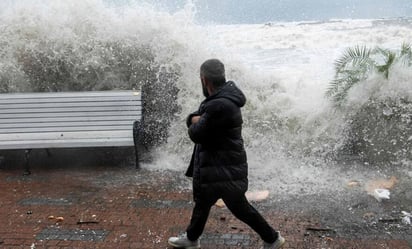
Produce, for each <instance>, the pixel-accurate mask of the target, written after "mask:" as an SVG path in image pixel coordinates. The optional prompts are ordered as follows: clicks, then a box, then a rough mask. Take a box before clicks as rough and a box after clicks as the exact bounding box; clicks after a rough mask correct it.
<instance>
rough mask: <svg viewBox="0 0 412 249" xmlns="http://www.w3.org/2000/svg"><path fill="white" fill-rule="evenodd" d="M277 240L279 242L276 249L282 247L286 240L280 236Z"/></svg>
mask: <svg viewBox="0 0 412 249" xmlns="http://www.w3.org/2000/svg"><path fill="white" fill-rule="evenodd" d="M279 242H280V243H279V245H278V247H276V249H280V248H282V247H283V246H284V245H285V242H286V240H285V238H283V237H282V238H281V239H280V241H279Z"/></svg>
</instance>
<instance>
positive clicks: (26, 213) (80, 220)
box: [0, 165, 411, 249]
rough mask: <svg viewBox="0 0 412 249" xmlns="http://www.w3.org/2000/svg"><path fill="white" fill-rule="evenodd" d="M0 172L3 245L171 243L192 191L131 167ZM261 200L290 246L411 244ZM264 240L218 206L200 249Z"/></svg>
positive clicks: (170, 175)
mask: <svg viewBox="0 0 412 249" xmlns="http://www.w3.org/2000/svg"><path fill="white" fill-rule="evenodd" d="M22 172H23V170H22V167H15V165H14V166H13V167H10V166H6V167H5V168H3V169H1V170H0V196H1V202H0V222H1V224H2V225H1V226H0V248H10V249H11V248H27V249H28V248H30V249H33V248H37V249H39V248H45V249H46V248H47V249H63V248H88V249H89V248H125V249H126V248H142V249H143V248H170V247H168V246H167V238H168V237H169V236H172V235H176V234H177V233H180V232H181V231H183V230H184V229H185V227H186V224H187V222H188V220H189V217H190V214H191V208H192V205H193V203H191V192H190V190H189V188H182V187H179V185H182V184H176V182H175V181H183V182H184V181H187V182H184V184H183V185H185V184H186V185H187V186H190V182H189V181H188V180H186V179H185V178H183V177H181V176H180V175H181V173H180V172H162V171H149V170H144V169H143V170H140V171H136V170H135V169H134V168H133V167H132V166H123V167H120V168H118V167H114V166H81V167H79V166H73V167H72V166H70V165H69V166H59V165H53V166H50V165H49V166H44V167H42V166H39V165H36V167H35V168H33V174H32V175H30V176H22ZM259 205H260V204H259V203H255V206H257V207H258V209H259V210H261V211H262V213H263V215H264V216H265V217H266V218H267V219H268V220H269V222H270V223H271V224H273V225H274V226H275V227H277V228H278V229H280V230H281V231H282V234H283V236H284V237H285V238H286V239H287V243H286V245H285V247H284V248H285V249H300V248H308V249H312V248H331V249H337V248H342V249H343V248H345V249H346V248H352V249H355V248H359V249H369V248H370V249H375V248H393V249H407V248H411V247H410V245H409V244H408V242H407V241H405V240H377V239H375V238H371V239H366V238H360V239H348V238H344V237H342V236H340V235H339V234H336V233H333V232H330V231H329V232H328V231H313V230H312V231H311V230H308V229H307V228H308V227H317V226H320V227H321V224H320V221H319V219H318V218H317V217H316V216H304V215H301V214H296V213H288V212H287V210H284V211H282V212H280V211H278V210H275V209H273V210H272V209H271V208H270V207H269V208H268V207H265V206H259ZM260 246H261V241H260V240H259V238H258V237H257V235H256V234H255V233H254V232H253V231H251V230H250V229H249V228H248V227H247V226H245V225H244V224H242V223H241V222H239V221H238V220H236V219H235V218H234V217H233V216H232V215H231V214H230V213H229V211H228V210H226V209H225V208H218V207H214V208H213V210H212V212H211V216H210V219H209V221H208V224H207V226H206V230H205V234H204V236H203V238H202V248H204V249H209V248H210V249H211V248H213V249H219V248H222V249H223V248H225V249H226V248H260Z"/></svg>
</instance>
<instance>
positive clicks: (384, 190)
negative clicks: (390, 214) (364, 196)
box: [365, 176, 398, 202]
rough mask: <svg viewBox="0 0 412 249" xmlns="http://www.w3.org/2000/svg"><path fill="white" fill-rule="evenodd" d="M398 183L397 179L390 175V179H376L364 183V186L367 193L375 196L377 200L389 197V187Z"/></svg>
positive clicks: (391, 187)
mask: <svg viewBox="0 0 412 249" xmlns="http://www.w3.org/2000/svg"><path fill="white" fill-rule="evenodd" d="M397 183H398V179H397V178H396V177H395V176H392V177H391V178H390V179H376V180H372V181H369V182H367V183H366V185H365V188H366V191H367V192H368V194H369V195H372V196H373V197H375V199H376V200H378V201H379V202H380V201H382V200H383V199H389V198H390V197H389V196H390V191H389V190H390V189H393V188H394V187H395V185H396V184H397Z"/></svg>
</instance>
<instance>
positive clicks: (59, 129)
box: [0, 124, 133, 133]
mask: <svg viewBox="0 0 412 249" xmlns="http://www.w3.org/2000/svg"><path fill="white" fill-rule="evenodd" d="M132 128H133V126H132V125H131V124H129V125H107V126H90V127H88V126H84V127H38V128H25V129H22V128H9V129H1V130H0V133H25V132H64V131H116V130H132Z"/></svg>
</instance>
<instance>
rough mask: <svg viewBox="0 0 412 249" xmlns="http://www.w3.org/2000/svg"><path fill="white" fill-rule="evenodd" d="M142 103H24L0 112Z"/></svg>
mask: <svg viewBox="0 0 412 249" xmlns="http://www.w3.org/2000/svg"><path fill="white" fill-rule="evenodd" d="M140 103H141V102H140V101H116V102H100V101H93V102H65V103H58V102H50V103H24V104H14V103H9V104H4V105H0V111H1V110H2V109H38V108H44V109H48V108H54V107H55V106H56V104H58V105H59V107H70V108H73V109H77V108H82V107H95V106H101V107H112V106H115V107H123V106H124V107H125V108H128V106H140Z"/></svg>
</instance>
